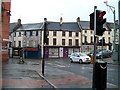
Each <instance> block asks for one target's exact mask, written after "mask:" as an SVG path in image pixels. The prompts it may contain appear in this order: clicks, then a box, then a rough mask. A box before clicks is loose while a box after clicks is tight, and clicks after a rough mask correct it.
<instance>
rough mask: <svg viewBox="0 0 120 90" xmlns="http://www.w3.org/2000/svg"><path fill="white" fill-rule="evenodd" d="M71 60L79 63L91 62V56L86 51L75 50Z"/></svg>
mask: <svg viewBox="0 0 120 90" xmlns="http://www.w3.org/2000/svg"><path fill="white" fill-rule="evenodd" d="M70 61H71V63H72V62H79V63H90V57H89V56H88V55H87V54H85V53H80V52H75V53H72V54H71V55H70Z"/></svg>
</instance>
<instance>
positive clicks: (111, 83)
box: [107, 83, 118, 88]
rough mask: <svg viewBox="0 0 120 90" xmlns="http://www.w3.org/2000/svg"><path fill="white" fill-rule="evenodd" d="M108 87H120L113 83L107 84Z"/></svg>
mask: <svg viewBox="0 0 120 90" xmlns="http://www.w3.org/2000/svg"><path fill="white" fill-rule="evenodd" d="M107 85H110V86H113V87H116V88H117V87H118V86H117V85H115V84H112V83H107Z"/></svg>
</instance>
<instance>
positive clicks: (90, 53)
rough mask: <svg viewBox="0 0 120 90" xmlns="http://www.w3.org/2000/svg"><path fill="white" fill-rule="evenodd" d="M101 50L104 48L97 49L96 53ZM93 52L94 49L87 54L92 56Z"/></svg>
mask: <svg viewBox="0 0 120 90" xmlns="http://www.w3.org/2000/svg"><path fill="white" fill-rule="evenodd" d="M103 50H105V49H103ZM100 51H102V49H96V53H98V52H100ZM93 54H94V50H93V51H91V52H89V53H88V54H87V55H88V56H89V57H91V56H92V55H93Z"/></svg>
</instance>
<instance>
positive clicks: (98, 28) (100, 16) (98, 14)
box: [96, 10, 106, 36]
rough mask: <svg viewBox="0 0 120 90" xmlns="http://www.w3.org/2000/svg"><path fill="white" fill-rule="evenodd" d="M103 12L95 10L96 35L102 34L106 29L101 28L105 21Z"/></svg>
mask: <svg viewBox="0 0 120 90" xmlns="http://www.w3.org/2000/svg"><path fill="white" fill-rule="evenodd" d="M105 14H106V12H105V11H101V10H96V35H99V36H102V35H103V33H104V32H105V31H106V29H105V28H103V24H104V23H105V22H106V18H103V16H104V15H105Z"/></svg>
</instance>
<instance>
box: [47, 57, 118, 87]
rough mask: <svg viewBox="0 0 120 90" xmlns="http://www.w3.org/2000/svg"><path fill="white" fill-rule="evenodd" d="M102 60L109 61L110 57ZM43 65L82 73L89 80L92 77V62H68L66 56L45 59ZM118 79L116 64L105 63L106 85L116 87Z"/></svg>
mask: <svg viewBox="0 0 120 90" xmlns="http://www.w3.org/2000/svg"><path fill="white" fill-rule="evenodd" d="M104 60H105V61H110V60H111V58H107V59H104ZM45 65H48V66H51V67H54V68H58V69H61V70H64V71H69V72H72V73H75V74H78V75H83V76H85V77H87V78H89V79H91V80H92V78H93V64H79V63H70V61H69V58H67V59H57V60H56V59H52V60H47V61H46V64H45ZM118 81H119V78H118V65H117V64H111V63H108V64H107V87H108V88H118Z"/></svg>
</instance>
